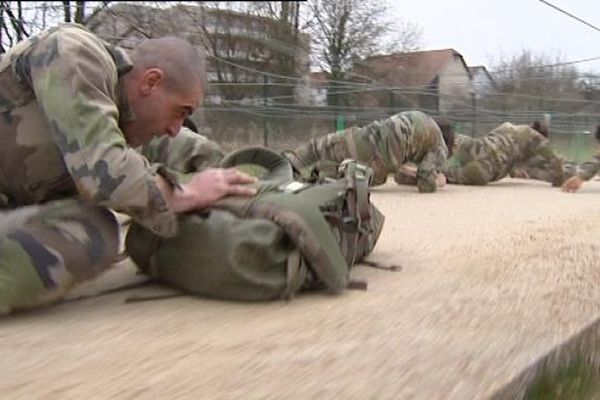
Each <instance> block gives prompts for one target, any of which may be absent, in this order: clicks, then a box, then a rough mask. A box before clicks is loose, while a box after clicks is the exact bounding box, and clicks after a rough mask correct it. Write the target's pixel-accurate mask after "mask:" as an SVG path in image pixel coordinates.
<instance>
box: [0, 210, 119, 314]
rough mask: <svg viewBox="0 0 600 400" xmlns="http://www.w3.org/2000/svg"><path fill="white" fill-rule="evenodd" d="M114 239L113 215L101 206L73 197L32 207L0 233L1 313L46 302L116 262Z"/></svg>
mask: <svg viewBox="0 0 600 400" xmlns="http://www.w3.org/2000/svg"><path fill="white" fill-rule="evenodd" d="M20 211H21V210H19V212H20ZM2 219H4V218H0V222H1V220H2ZM13 220H14V219H13ZM118 239H119V226H118V224H117V221H116V218H115V216H114V215H113V214H112V212H110V211H108V210H106V209H103V208H101V207H97V206H93V205H88V204H84V203H81V202H79V201H76V200H71V201H59V202H54V203H49V204H48V205H44V206H40V207H36V208H35V210H34V212H33V213H30V215H28V218H25V219H23V220H22V221H20V223H18V224H16V225H15V226H13V227H12V228H11V229H9V230H5V231H4V233H3V234H1V235H0V313H2V312H8V311H10V310H13V309H21V308H30V307H34V306H40V305H45V304H50V303H52V302H55V301H56V300H59V299H60V298H62V297H63V296H64V295H65V293H66V292H67V291H68V290H69V289H70V288H71V287H72V286H73V285H75V284H77V283H78V282H81V281H84V280H86V279H90V278H93V277H96V276H97V275H99V274H100V273H101V272H103V271H104V270H106V269H107V268H108V267H109V266H110V265H111V264H112V262H113V261H114V259H115V257H116V255H117V252H118V243H119V241H118Z"/></svg>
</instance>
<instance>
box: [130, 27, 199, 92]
mask: <svg viewBox="0 0 600 400" xmlns="http://www.w3.org/2000/svg"><path fill="white" fill-rule="evenodd" d="M131 59H132V61H133V63H134V66H135V68H136V69H138V70H141V71H144V70H147V69H149V68H160V69H162V70H163V71H164V73H165V83H166V85H167V86H168V87H169V89H171V90H175V91H185V90H186V88H190V87H194V86H196V85H202V81H203V78H202V77H203V76H204V53H203V52H202V51H198V50H197V49H195V48H194V47H193V46H192V45H191V44H190V43H189V42H187V41H186V40H183V39H181V38H178V37H174V36H166V37H162V38H158V39H147V40H144V41H143V42H141V43H140V44H139V45H138V46H137V47H136V48H135V49H134V50H133V52H132V54H131Z"/></svg>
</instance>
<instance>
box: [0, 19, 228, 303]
mask: <svg viewBox="0 0 600 400" xmlns="http://www.w3.org/2000/svg"><path fill="white" fill-rule="evenodd" d="M131 67H132V65H131V62H130V60H129V58H128V56H127V55H126V54H125V53H124V52H123V51H122V50H120V49H118V48H114V47H112V46H110V45H109V44H107V43H105V42H103V41H101V40H100V39H98V38H97V37H95V36H94V35H93V34H91V33H90V32H88V31H87V30H85V28H83V27H81V26H79V25H76V24H64V25H61V26H59V27H56V28H53V29H50V30H47V31H44V32H43V33H41V34H40V35H38V36H35V37H32V38H30V39H28V40H25V41H23V42H20V43H19V44H17V45H16V46H15V47H13V48H12V49H11V50H10V51H9V52H8V53H6V54H5V55H4V56H3V57H2V59H1V60H0V113H1V114H2V118H1V119H0V140H1V141H2V146H0V313H5V312H9V311H11V310H13V309H20V308H27V307H33V306H38V305H42V304H48V303H51V302H53V301H56V300H57V299H59V298H61V297H62V296H63V295H64V293H66V291H67V290H68V289H69V288H70V287H71V286H72V285H74V284H76V283H78V282H80V281H82V280H84V279H88V278H93V277H95V276H97V275H98V274H99V273H101V272H102V271H103V270H105V269H106V268H107V267H108V265H109V264H110V263H111V262H112V261H113V260H114V256H115V255H116V253H117V243H118V226H117V224H116V222H115V220H114V217H113V214H112V213H111V212H110V211H108V209H115V210H118V211H121V212H124V213H127V214H129V215H131V216H132V217H133V218H134V219H135V220H136V221H138V222H139V223H140V224H142V225H144V226H145V227H147V228H148V229H150V230H151V231H152V232H154V233H155V234H157V235H160V236H173V235H174V234H175V232H176V229H177V219H176V216H175V214H174V213H173V212H172V210H170V209H169V208H168V207H167V204H166V202H165V200H164V199H163V197H162V194H161V192H160V191H159V189H158V187H157V186H156V183H155V178H156V174H162V175H163V176H165V177H166V178H167V180H169V181H170V182H173V181H174V180H176V178H175V177H174V176H173V174H172V173H171V172H170V171H169V170H168V169H167V168H166V167H165V165H166V166H170V167H172V168H177V169H178V168H181V169H182V172H188V171H189V170H194V169H200V168H202V167H203V165H204V164H203V162H204V161H206V162H207V163H211V162H212V161H213V160H218V159H220V158H221V157H222V153H220V150H218V146H216V144H214V143H213V142H210V141H208V140H207V139H206V138H204V137H202V136H200V135H196V134H193V133H192V132H191V131H189V130H184V132H183V133H182V135H181V136H178V137H177V138H176V139H171V140H166V139H161V140H156V141H155V142H153V143H150V144H149V145H147V146H144V148H143V149H139V150H140V151H142V152H145V153H146V155H147V156H148V158H149V159H150V160H152V161H154V162H155V163H154V164H151V163H150V161H148V159H147V158H145V157H144V156H143V155H142V154H140V153H139V152H138V151H136V150H134V149H132V148H130V147H129V146H128V145H127V144H126V141H125V138H124V136H123V133H122V132H121V130H120V128H119V122H120V121H125V120H130V119H133V118H135V116H134V115H133V114H132V111H131V108H130V106H129V104H128V103H127V101H126V99H125V94H124V92H123V89H122V87H121V85H120V83H119V78H120V77H121V76H122V75H123V74H124V73H126V72H127V71H129V70H130V69H131ZM204 156H207V157H206V158H203V157H204ZM69 198H70V199H69ZM61 199H69V200H61ZM41 203H45V204H43V205H35V204H41ZM92 204H93V205H92Z"/></svg>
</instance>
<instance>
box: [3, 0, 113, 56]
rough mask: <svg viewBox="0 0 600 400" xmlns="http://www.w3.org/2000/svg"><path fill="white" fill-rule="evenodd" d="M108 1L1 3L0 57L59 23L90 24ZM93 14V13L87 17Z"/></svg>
mask: <svg viewBox="0 0 600 400" xmlns="http://www.w3.org/2000/svg"><path fill="white" fill-rule="evenodd" d="M108 3H110V2H109V1H38V2H21V1H0V53H5V52H6V50H8V49H9V48H10V47H12V46H14V45H15V44H16V43H18V42H19V41H21V40H23V39H26V38H28V37H29V36H31V35H34V34H36V33H38V32H40V31H42V30H44V29H46V28H48V27H51V26H54V25H56V24H58V23H60V22H77V23H80V24H83V25H85V24H87V22H88V21H89V19H90V18H91V17H92V16H93V15H95V14H96V13H97V12H99V11H100V10H102V9H104V8H106V6H107V4H108ZM88 10H91V12H90V13H86V12H87V11H88Z"/></svg>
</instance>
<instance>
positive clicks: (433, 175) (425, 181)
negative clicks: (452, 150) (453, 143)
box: [416, 143, 448, 193]
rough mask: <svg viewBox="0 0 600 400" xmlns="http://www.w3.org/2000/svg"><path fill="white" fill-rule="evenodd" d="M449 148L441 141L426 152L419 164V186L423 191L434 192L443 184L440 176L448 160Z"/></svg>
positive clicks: (420, 190)
mask: <svg viewBox="0 0 600 400" xmlns="http://www.w3.org/2000/svg"><path fill="white" fill-rule="evenodd" d="M447 155H448V150H447V149H446V146H445V145H444V144H443V143H441V144H440V145H438V146H436V147H435V148H433V149H432V150H431V151H429V152H428V153H426V154H425V156H424V157H423V159H422V160H421V162H419V163H418V165H417V175H416V176H417V187H418V189H419V192H421V193H432V192H435V191H437V189H438V188H439V187H441V186H443V184H444V183H445V180H444V182H443V183H442V182H441V179H440V177H439V176H438V175H439V174H441V172H442V167H443V165H444V162H445V161H446V157H447Z"/></svg>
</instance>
